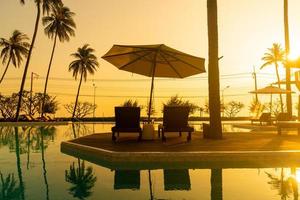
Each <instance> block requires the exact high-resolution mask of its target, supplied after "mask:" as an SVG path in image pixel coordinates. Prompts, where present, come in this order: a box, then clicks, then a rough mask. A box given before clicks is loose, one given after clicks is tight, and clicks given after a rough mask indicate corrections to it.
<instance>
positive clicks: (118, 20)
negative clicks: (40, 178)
mask: <svg viewBox="0 0 300 200" xmlns="http://www.w3.org/2000/svg"><path fill="white" fill-rule="evenodd" d="M289 2H290V32H291V51H292V52H295V53H297V52H299V54H300V13H299V12H298V10H299V8H300V2H299V1H298V0H289ZM64 3H65V5H66V6H68V7H70V9H71V10H72V11H73V12H75V13H76V17H75V21H76V23H77V27H78V28H77V30H76V37H75V38H72V39H71V41H70V42H69V43H60V44H58V46H57V51H56V54H55V57H54V62H53V67H52V71H51V74H50V77H55V78H64V79H66V80H57V79H55V80H53V79H52V80H50V81H49V89H48V91H49V93H51V94H53V95H56V96H57V99H58V100H59V101H60V102H61V104H60V111H59V112H58V115H65V114H66V113H65V111H64V109H63V104H65V103H67V102H71V101H74V100H75V93H76V91H77V85H78V82H75V81H74V80H72V74H71V73H70V72H68V65H69V63H70V61H71V60H72V58H71V57H70V56H69V55H70V53H72V52H74V51H75V50H76V49H77V48H78V47H79V46H81V45H83V44H85V43H89V44H90V45H91V46H92V47H93V48H94V49H96V54H97V56H98V57H99V61H100V69H99V70H98V72H97V73H96V74H95V76H94V77H90V78H91V79H93V78H94V79H96V86H97V89H96V93H97V95H98V97H97V98H96V103H97V104H98V108H97V115H98V116H102V115H105V116H108V115H111V114H112V113H113V106H114V105H119V104H121V103H122V102H123V101H124V97H123V98H121V97H114V98H113V97H111V96H132V97H133V98H134V97H135V96H139V97H140V96H142V97H146V96H148V95H149V88H150V79H149V78H147V77H143V76H139V75H135V74H130V73H128V72H123V71H119V70H118V69H116V68H115V67H113V66H112V65H110V64H109V63H107V62H106V61H104V60H102V59H101V58H100V57H101V56H102V55H103V54H104V53H105V52H106V51H108V50H109V48H110V47H111V46H112V45H113V44H156V43H164V44H166V45H169V46H171V47H173V48H176V49H179V50H181V51H184V52H186V53H189V54H192V55H195V56H199V57H204V58H206V59H207V27H206V0H185V1H182V0H164V1H161V0H151V1H146V0H126V1H125V0H124V1H121V0H106V1H105V0H85V1H79V0H64ZM218 7H219V46H220V49H219V52H220V55H223V56H224V58H223V59H222V60H221V62H220V72H221V75H222V79H221V88H224V87H225V86H227V85H230V88H229V89H227V90H226V91H225V92H224V93H225V97H226V99H227V100H231V99H238V100H242V101H244V102H245V103H247V102H248V101H249V99H250V98H249V97H251V96H250V95H249V94H248V92H249V90H252V89H253V86H252V85H253V80H252V79H251V74H244V75H242V77H239V76H229V77H226V76H224V75H227V74H238V73H250V72H251V71H252V68H253V66H256V67H257V69H258V68H259V66H260V65H261V64H262V62H261V60H260V58H261V57H262V55H263V53H264V52H265V51H266V49H267V48H269V47H271V45H272V43H273V42H278V43H281V44H282V45H283V41H284V37H283V0H263V1H261V0H219V1H218ZM0 19H1V20H0V27H1V29H0V37H5V38H7V37H8V36H9V35H10V34H11V33H12V31H13V30H14V29H19V30H21V31H23V32H24V33H27V34H28V35H29V36H30V37H31V35H32V31H33V26H34V19H35V7H34V4H33V1H28V3H27V4H26V5H25V6H21V5H20V4H19V1H17V0H14V1H12V0H0ZM51 46H52V41H51V40H49V39H48V38H47V37H46V36H45V34H44V33H43V26H42V25H40V31H39V34H38V37H37V43H36V47H35V50H34V52H33V56H32V62H31V65H30V69H29V73H28V77H30V72H31V71H34V72H35V73H37V74H39V75H40V76H41V77H45V76H46V68H47V65H48V60H49V57H50V51H51ZM206 64H207V63H206ZM21 68H22V70H21V69H13V68H10V69H9V71H8V74H7V78H8V79H6V80H4V81H3V84H1V85H0V92H1V93H4V94H9V93H11V92H17V91H18V89H19V84H20V79H12V78H14V77H21V73H22V71H23V66H22V67H21ZM271 68H272V67H270V68H269V69H267V68H266V69H264V70H261V71H259V72H260V73H274V71H273V70H271ZM0 72H1V73H2V72H3V66H2V65H1V64H0ZM205 77H207V74H202V75H197V76H194V77H191V78H188V79H183V80H175V79H170V80H165V79H163V80H159V79H157V81H156V82H155V83H156V85H155V96H171V95H174V94H179V95H180V96H190V97H193V98H190V100H191V101H193V102H195V103H197V104H199V105H200V104H203V102H205V99H207V98H206V97H205V96H207V80H206V78H205ZM258 77H259V86H260V87H263V86H265V85H267V84H269V83H270V82H272V76H270V75H259V76H258ZM116 79H122V81H116ZM138 79H142V80H140V81H136V80H138ZM43 85H44V79H41V78H40V79H38V80H35V81H34V91H42V88H43ZM26 89H27V90H29V81H27V85H26ZM68 94H71V95H68ZM81 94H83V95H91V96H92V95H93V87H92V82H91V81H88V82H87V83H84V84H83V86H82V91H81ZM240 94H241V95H240ZM227 95H233V96H227ZM234 95H237V96H234ZM198 96H201V98H200V97H198ZM128 98H129V97H128ZM128 98H127V99H128ZM137 99H138V100H139V101H140V103H142V104H146V102H147V99H146V98H137ZM80 100H86V101H91V102H92V101H93V98H92V97H86V96H82V97H80ZM162 101H166V99H161V98H157V99H156V100H155V106H156V109H157V111H158V114H157V115H160V109H161V102H162ZM244 112H245V113H247V110H245V111H244Z"/></svg>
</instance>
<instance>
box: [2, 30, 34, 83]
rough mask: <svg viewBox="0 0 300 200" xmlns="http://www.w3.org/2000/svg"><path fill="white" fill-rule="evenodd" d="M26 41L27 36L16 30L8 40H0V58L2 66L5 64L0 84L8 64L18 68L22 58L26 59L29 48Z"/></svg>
mask: <svg viewBox="0 0 300 200" xmlns="http://www.w3.org/2000/svg"><path fill="white" fill-rule="evenodd" d="M28 40H29V38H28V37H27V35H26V34H24V33H22V32H20V31H18V30H15V31H14V32H13V34H12V36H11V37H10V38H9V39H8V40H7V39H5V38H0V47H2V48H3V49H2V51H1V54H0V58H1V59H2V63H3V64H5V63H6V67H5V70H4V72H3V74H2V77H1V79H0V84H1V82H2V81H3V79H4V76H5V74H6V72H7V69H8V67H9V65H10V63H11V62H12V64H13V65H14V66H15V67H20V64H21V63H22V61H23V58H24V57H25V58H26V57H27V55H28V48H29V46H30V44H29V43H28V42H27V41H28Z"/></svg>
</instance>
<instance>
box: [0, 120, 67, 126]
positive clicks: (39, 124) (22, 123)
mask: <svg viewBox="0 0 300 200" xmlns="http://www.w3.org/2000/svg"><path fill="white" fill-rule="evenodd" d="M69 123H70V122H65V121H64V122H55V121H53V122H0V126H44V125H55V126H59V125H68V124H69Z"/></svg>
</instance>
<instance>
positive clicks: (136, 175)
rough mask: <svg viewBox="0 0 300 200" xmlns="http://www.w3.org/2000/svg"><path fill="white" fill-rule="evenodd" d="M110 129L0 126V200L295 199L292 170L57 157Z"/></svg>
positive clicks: (297, 178) (297, 175) (299, 175)
mask: <svg viewBox="0 0 300 200" xmlns="http://www.w3.org/2000/svg"><path fill="white" fill-rule="evenodd" d="M111 126H112V124H95V125H93V124H81V125H79V124H76V125H71V124H70V125H66V126H45V127H17V128H15V127H0V199H1V200H8V199H13V200H15V199H21V200H25V199H26V200H43V199H45V200H50V199H51V200H69V199H70V200H72V199H91V200H92V199H94V200H96V199H97V200H99V199H103V200H110V199H116V200H123V199H124V200H141V199H156V200H158V199H160V200H163V199H174V200H176V199H178V200H183V199H191V200H193V199H195V200H199V199H201V200H202V199H203V200H205V199H211V200H221V199H228V200H241V199H243V200H260V199H261V200H267V199H272V200H273V199H298V185H299V182H300V168H299V169H298V168H295V166H293V167H292V168H280V167H278V168H268V167H267V168H263V169H259V168H234V167H233V168H230V169H219V168H217V166H216V167H215V168H214V169H197V168H193V169H174V168H172V165H170V167H168V168H167V169H155V170H147V169H146V170H145V169H144V170H139V169H128V170H124V169H123V170H118V169H108V168H105V167H103V166H100V165H96V164H93V163H90V162H88V161H85V160H83V159H78V158H76V157H72V156H68V155H66V154H63V153H61V151H60V143H61V142H62V141H66V140H70V139H73V138H75V137H79V136H83V135H87V134H91V133H93V132H107V131H109V130H110V128H111ZM233 166H234V165H233ZM299 167H300V166H299Z"/></svg>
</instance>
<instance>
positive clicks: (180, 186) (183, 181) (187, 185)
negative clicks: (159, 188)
mask: <svg viewBox="0 0 300 200" xmlns="http://www.w3.org/2000/svg"><path fill="white" fill-rule="evenodd" d="M164 187H165V190H166V191H168V190H191V181H190V175H189V170H188V169H164Z"/></svg>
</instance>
